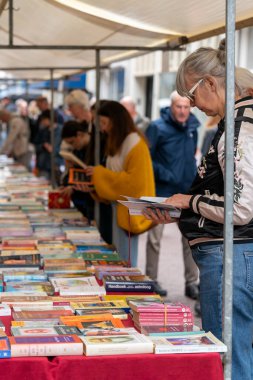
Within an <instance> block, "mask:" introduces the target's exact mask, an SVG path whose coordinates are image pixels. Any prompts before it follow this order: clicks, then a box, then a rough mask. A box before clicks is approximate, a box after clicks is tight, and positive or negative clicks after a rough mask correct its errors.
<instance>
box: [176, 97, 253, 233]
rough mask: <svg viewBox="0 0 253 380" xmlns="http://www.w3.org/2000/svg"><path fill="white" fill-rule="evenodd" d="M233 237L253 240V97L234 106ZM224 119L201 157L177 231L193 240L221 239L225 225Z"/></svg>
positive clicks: (241, 100)
mask: <svg viewBox="0 0 253 380" xmlns="http://www.w3.org/2000/svg"><path fill="white" fill-rule="evenodd" d="M234 142H235V144H234V210H233V219H234V237H235V238H243V239H245V238H246V239H247V238H253V156H252V147H253V98H251V97H247V98H244V99H240V100H238V101H237V102H236V103H235V139H234ZM224 166H225V153H224V120H221V122H220V123H219V126H218V130H217V132H216V134H215V136H214V139H213V141H212V144H211V147H210V149H209V152H208V153H207V155H206V156H204V157H203V158H202V161H201V164H200V166H199V167H198V173H197V175H196V177H195V180H194V182H193V184H192V186H191V189H190V192H189V194H192V195H193V197H192V198H191V201H190V208H189V209H187V210H183V211H182V214H181V217H180V222H179V228H180V230H181V232H182V234H183V235H184V236H185V237H187V238H188V240H189V241H193V240H194V239H198V238H210V239H214V238H223V224H224V180H223V173H224Z"/></svg>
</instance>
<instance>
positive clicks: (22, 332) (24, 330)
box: [11, 325, 82, 336]
mask: <svg viewBox="0 0 253 380" xmlns="http://www.w3.org/2000/svg"><path fill="white" fill-rule="evenodd" d="M11 333H12V335H13V336H33V335H36V336H40V335H82V333H81V332H80V330H78V328H77V327H75V326H65V325H57V326H53V327H39V326H38V327H15V326H12V327H11Z"/></svg>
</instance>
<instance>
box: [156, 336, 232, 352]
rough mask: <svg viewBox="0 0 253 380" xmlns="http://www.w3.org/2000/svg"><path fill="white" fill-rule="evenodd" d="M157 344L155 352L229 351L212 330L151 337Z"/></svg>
mask: <svg viewBox="0 0 253 380" xmlns="http://www.w3.org/2000/svg"><path fill="white" fill-rule="evenodd" d="M149 338H150V339H151V340H152V342H153V343H154V345H155V354H170V353H171V354H173V353H178V354H180V353H193V352H227V347H226V346H225V344H224V343H222V342H221V341H220V340H219V339H217V338H216V337H215V336H214V335H213V334H212V333H211V332H208V333H203V334H190V335H183V336H180V334H179V335H178V336H173V337H166V338H165V337H149Z"/></svg>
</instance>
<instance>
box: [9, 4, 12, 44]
mask: <svg viewBox="0 0 253 380" xmlns="http://www.w3.org/2000/svg"><path fill="white" fill-rule="evenodd" d="M9 46H13V0H9Z"/></svg>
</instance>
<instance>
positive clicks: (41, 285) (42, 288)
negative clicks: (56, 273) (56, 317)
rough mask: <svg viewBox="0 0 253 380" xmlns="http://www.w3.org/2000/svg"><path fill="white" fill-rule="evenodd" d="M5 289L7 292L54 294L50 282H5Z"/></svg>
mask: <svg viewBox="0 0 253 380" xmlns="http://www.w3.org/2000/svg"><path fill="white" fill-rule="evenodd" d="M5 290H6V291H7V292H23V291H25V292H27V293H28V292H32V293H33V292H37V291H38V292H45V293H47V294H48V295H53V294H54V289H53V287H52V285H51V283H50V282H35V281H30V282H21V281H16V282H7V283H6V285H5Z"/></svg>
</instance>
